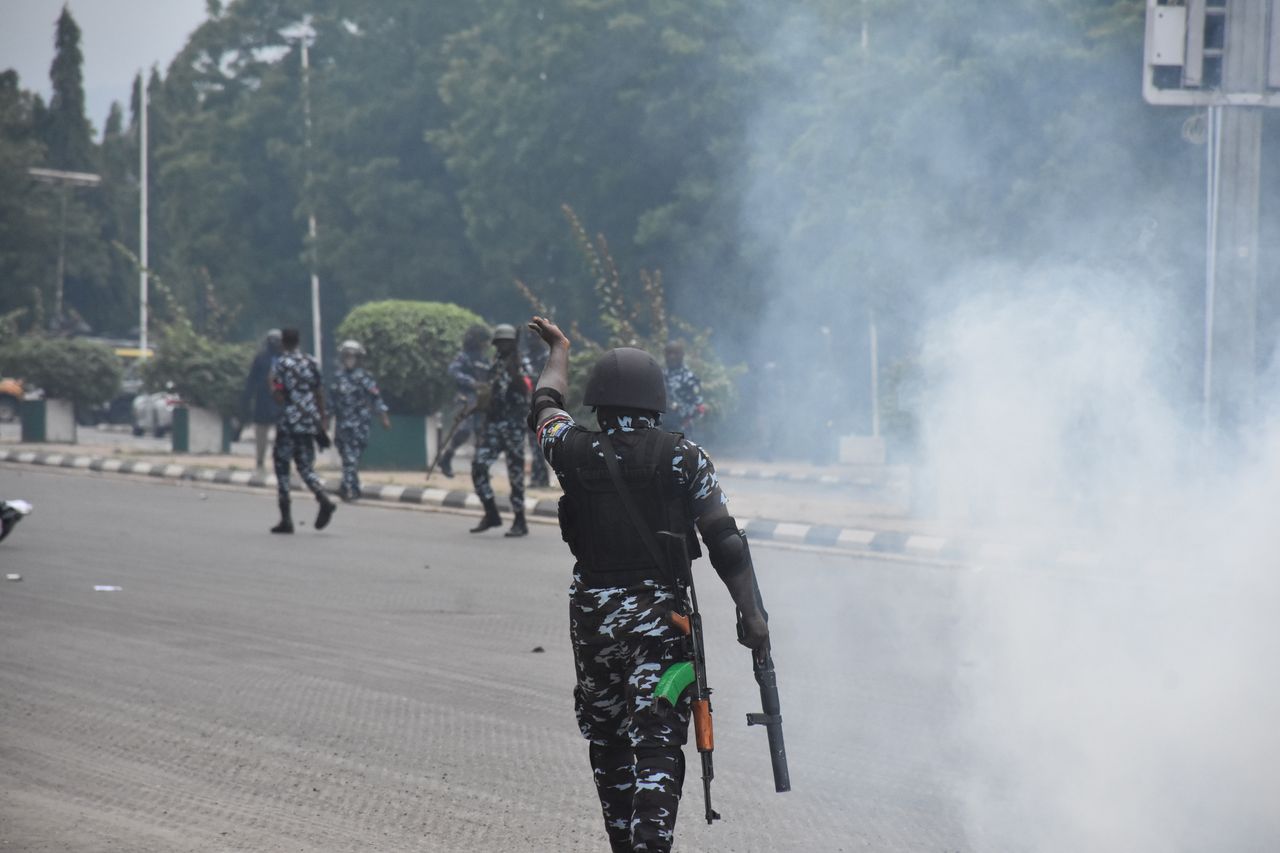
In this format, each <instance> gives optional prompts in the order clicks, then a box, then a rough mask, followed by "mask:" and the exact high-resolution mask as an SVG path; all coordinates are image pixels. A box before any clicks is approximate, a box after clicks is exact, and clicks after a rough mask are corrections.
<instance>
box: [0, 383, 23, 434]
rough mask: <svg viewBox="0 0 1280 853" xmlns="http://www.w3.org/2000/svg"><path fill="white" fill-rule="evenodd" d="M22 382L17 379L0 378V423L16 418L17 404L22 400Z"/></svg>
mask: <svg viewBox="0 0 1280 853" xmlns="http://www.w3.org/2000/svg"><path fill="white" fill-rule="evenodd" d="M22 394H23V388H22V383H21V382H20V381H18V380H17V379H0V423H4V424H7V423H9V422H11V421H16V420H17V419H18V404H19V403H21V402H22Z"/></svg>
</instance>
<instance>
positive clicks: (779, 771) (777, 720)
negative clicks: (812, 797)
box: [738, 584, 791, 794]
mask: <svg viewBox="0 0 1280 853" xmlns="http://www.w3.org/2000/svg"><path fill="white" fill-rule="evenodd" d="M756 606H757V607H758V608H760V612H761V613H764V602H763V601H761V600H760V586H759V585H758V584H757V585H756ZM768 618H769V616H768V614H765V619H766V620H767V619H768ZM743 635H744V631H743V628H742V614H741V613H739V614H738V639H739V640H741V639H742V637H743ZM751 668H752V669H754V670H755V675H756V684H758V685H760V705H761V709H762V710H761V712H760V713H758V714H747V725H748V726H764V728H765V731H766V732H767V733H768V734H769V761H770V762H772V764H773V789H774V790H775V791H777V792H778V793H779V794H781V793H784V792H786V791H790V790H791V772H790V770H788V768H787V747H786V744H785V743H784V742H783V739H782V704H781V703H780V702H779V701H778V674H777V673H776V672H774V669H773V655H772V653H770V651H769V647H768V646H767V645H766V646H765V647H764V648H762V649H759V650H757V651H753V652H751Z"/></svg>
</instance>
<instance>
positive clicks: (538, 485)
mask: <svg viewBox="0 0 1280 853" xmlns="http://www.w3.org/2000/svg"><path fill="white" fill-rule="evenodd" d="M520 338H521V343H522V344H523V345H524V355H525V360H526V361H528V363H529V376H530V377H534V376H537V375H538V374H540V373H541V372H542V368H543V367H545V366H546V364H547V345H546V344H544V343H543V342H542V339H541V338H539V337H538V336H537V335H530V334H524V335H521V336H520ZM529 453H530V457H529V486H530V487H531V488H534V489H545V488H548V487H550V486H551V469H550V468H548V467H547V462H546V460H545V459H543V458H542V449H541V448H539V447H538V437H537V436H536V435H535V434H534V433H533V431H532V430H530V431H529Z"/></svg>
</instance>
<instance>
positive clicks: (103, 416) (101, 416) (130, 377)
mask: <svg viewBox="0 0 1280 853" xmlns="http://www.w3.org/2000/svg"><path fill="white" fill-rule="evenodd" d="M101 340H102V342H103V343H107V344H110V345H111V348H112V350H113V351H114V352H115V354H116V356H117V357H118V358H119V359H120V361H121V362H122V363H123V364H124V376H123V378H122V379H121V382H120V390H119V391H118V392H116V395H115V396H114V397H112V398H111V399H110V400H104V401H103V402H101V403H99V404H98V405H96V406H90V407H86V408H84V409H83V410H78V411H77V412H76V418H77V420H78V421H79V422H80V423H81V424H82V425H84V426H93V425H95V424H100V423H108V424H129V423H136V421H135V420H134V417H133V401H134V399H135V398H137V396H138V395H139V394H141V393H142V350H141V349H139V348H138V347H137V346H136V345H134V344H131V343H129V342H127V341H120V340H111V339H101ZM151 352H152V351H151V350H150V349H148V350H147V355H151Z"/></svg>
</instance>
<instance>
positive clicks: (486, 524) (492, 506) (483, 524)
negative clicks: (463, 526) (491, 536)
mask: <svg viewBox="0 0 1280 853" xmlns="http://www.w3.org/2000/svg"><path fill="white" fill-rule="evenodd" d="M483 503H484V518H482V519H480V523H479V524H477V525H476V526H475V527H473V528H471V532H472V533H484V532H485V531H486V530H488V529H489V528H491V527H501V526H502V516H500V515H498V503H497V501H495V500H494V499H493V498H486V499H485V500H484V501H483Z"/></svg>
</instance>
